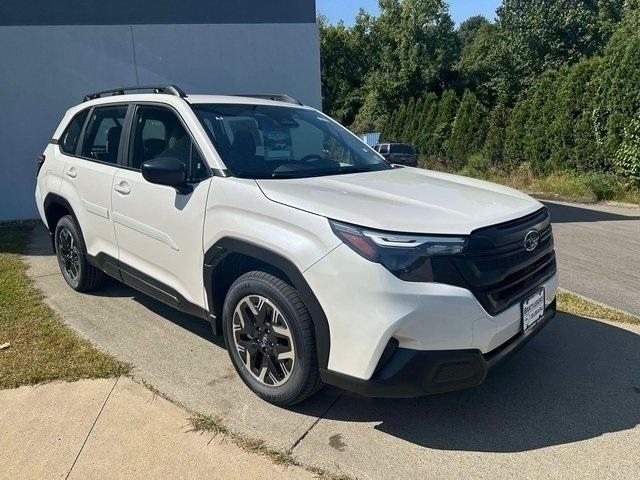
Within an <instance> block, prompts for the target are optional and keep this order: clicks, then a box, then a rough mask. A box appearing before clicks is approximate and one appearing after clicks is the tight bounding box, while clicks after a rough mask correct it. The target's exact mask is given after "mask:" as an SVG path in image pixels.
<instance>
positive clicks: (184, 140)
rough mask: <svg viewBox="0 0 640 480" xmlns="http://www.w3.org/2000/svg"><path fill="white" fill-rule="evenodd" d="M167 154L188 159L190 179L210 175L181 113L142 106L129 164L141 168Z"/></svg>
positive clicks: (137, 115) (139, 111)
mask: <svg viewBox="0 0 640 480" xmlns="http://www.w3.org/2000/svg"><path fill="white" fill-rule="evenodd" d="M163 157H173V158H177V159H178V160H180V161H181V162H182V163H184V164H185V168H186V170H187V178H188V180H189V181H190V182H198V181H200V180H202V179H204V178H206V177H208V176H209V174H208V171H207V167H206V166H205V163H204V160H203V159H202V157H201V156H200V154H199V153H198V149H197V148H195V145H194V143H193V141H192V139H191V136H190V135H189V134H188V133H187V131H186V130H185V128H184V126H183V125H182V122H181V121H180V120H179V119H178V117H177V115H176V114H175V113H173V112H172V111H171V110H169V109H167V108H164V107H156V106H147V105H143V106H139V107H138V109H137V110H136V115H135V118H134V120H133V130H132V136H131V145H130V148H129V166H130V167H131V168H134V169H136V170H138V169H140V167H141V165H142V163H143V162H145V161H147V160H153V159H154V158H163Z"/></svg>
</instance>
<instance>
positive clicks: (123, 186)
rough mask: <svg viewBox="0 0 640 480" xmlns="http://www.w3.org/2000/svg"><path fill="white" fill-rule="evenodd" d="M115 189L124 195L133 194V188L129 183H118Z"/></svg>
mask: <svg viewBox="0 0 640 480" xmlns="http://www.w3.org/2000/svg"><path fill="white" fill-rule="evenodd" d="M113 189H114V190H115V191H116V192H118V193H121V194H122V195H129V194H130V193H131V187H130V186H129V184H128V183H127V182H120V183H117V184H115V185H114V186H113Z"/></svg>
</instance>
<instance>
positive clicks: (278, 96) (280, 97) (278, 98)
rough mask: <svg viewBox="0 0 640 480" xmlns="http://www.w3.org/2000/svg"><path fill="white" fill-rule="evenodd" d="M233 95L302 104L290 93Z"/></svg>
mask: <svg viewBox="0 0 640 480" xmlns="http://www.w3.org/2000/svg"><path fill="white" fill-rule="evenodd" d="M233 96H234V97H249V98H262V99H263V100H273V101H274V102H285V103H293V104H294V105H302V102H301V101H300V100H298V99H296V98H293V97H292V96H290V95H284V94H281V93H277V94H275V95H257V94H254V93H248V94H236V95H233Z"/></svg>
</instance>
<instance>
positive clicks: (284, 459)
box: [189, 414, 351, 480]
mask: <svg viewBox="0 0 640 480" xmlns="http://www.w3.org/2000/svg"><path fill="white" fill-rule="evenodd" d="M189 420H190V422H191V426H192V430H193V431H194V432H201V433H210V434H213V435H214V436H217V435H220V436H222V437H223V438H225V439H227V440H230V441H232V442H233V443H234V444H235V445H237V446H239V447H240V448H242V449H243V450H246V451H248V452H251V453H255V454H258V455H262V456H264V457H267V458H269V459H270V460H271V461H272V462H274V463H275V464H276V465H282V466H285V467H300V468H304V469H305V470H307V471H309V472H311V473H313V474H314V475H315V476H316V477H317V478H319V479H321V480H350V478H351V477H349V476H347V475H343V474H334V473H331V472H328V471H326V470H324V469H321V468H318V467H312V466H309V465H305V464H303V463H301V462H299V461H298V460H296V459H295V458H294V457H293V455H292V454H291V451H285V450H278V449H276V448H272V447H269V446H268V445H266V444H265V442H264V441H262V440H257V439H253V438H248V437H246V436H244V435H241V434H239V433H236V432H234V431H233V430H231V429H230V428H229V427H227V426H226V425H225V424H224V423H223V422H222V420H221V419H220V418H218V417H213V416H210V415H199V414H198V415H194V416H192V417H191V418H190V419H189Z"/></svg>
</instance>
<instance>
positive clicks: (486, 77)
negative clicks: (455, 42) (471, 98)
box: [454, 17, 496, 105]
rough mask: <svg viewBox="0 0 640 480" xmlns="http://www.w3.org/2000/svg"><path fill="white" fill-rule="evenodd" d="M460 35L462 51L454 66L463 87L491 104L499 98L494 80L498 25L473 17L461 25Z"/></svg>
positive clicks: (486, 103)
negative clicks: (494, 51) (493, 83)
mask: <svg viewBox="0 0 640 480" xmlns="http://www.w3.org/2000/svg"><path fill="white" fill-rule="evenodd" d="M468 22H469V23H470V24H468ZM458 36H459V37H460V42H461V45H462V50H461V53H460V58H459V60H458V61H457V62H456V64H455V67H454V68H455V71H456V73H457V74H458V75H459V77H460V78H459V81H460V83H461V85H462V87H463V88H465V89H467V90H471V91H473V92H475V94H476V96H477V97H478V98H479V99H480V101H482V102H483V103H484V104H485V105H491V104H493V103H494V102H495V98H496V91H495V88H494V86H493V85H492V82H491V77H492V75H493V72H494V65H493V50H494V48H495V39H496V27H495V26H494V25H493V24H491V23H489V22H488V21H487V20H486V19H485V18H484V17H471V18H470V19H469V20H467V21H466V22H463V23H462V24H461V25H460V28H459V30H458Z"/></svg>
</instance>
